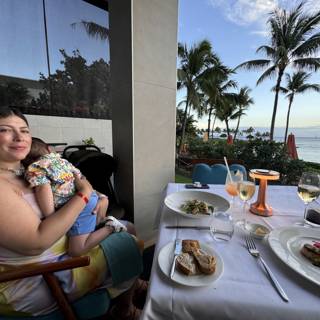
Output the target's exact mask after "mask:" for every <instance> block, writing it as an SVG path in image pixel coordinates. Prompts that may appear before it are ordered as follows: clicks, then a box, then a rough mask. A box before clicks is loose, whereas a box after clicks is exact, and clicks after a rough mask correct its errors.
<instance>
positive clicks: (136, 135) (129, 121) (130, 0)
mask: <svg viewBox="0 0 320 320" xmlns="http://www.w3.org/2000/svg"><path fill="white" fill-rule="evenodd" d="M109 13H110V16H109V17H110V56H111V91H112V126H113V146H114V150H113V151H114V156H115V157H116V158H117V159H118V161H119V168H118V173H117V175H116V177H115V184H116V189H117V194H118V195H119V197H120V200H121V202H122V203H124V204H125V206H126V210H127V211H128V212H130V213H131V214H132V217H134V223H135V225H136V228H137V231H138V235H139V237H140V238H142V239H144V240H145V241H148V240H150V239H152V237H153V236H154V230H153V222H154V218H155V215H156V212H157V209H158V206H159V201H160V197H161V194H162V191H163V189H164V188H165V187H166V185H167V183H168V182H170V181H171V182H173V181H174V168H175V117H176V83H177V79H176V74H177V66H176V61H177V25H178V1H177V0H122V1H117V0H110V1H109Z"/></svg>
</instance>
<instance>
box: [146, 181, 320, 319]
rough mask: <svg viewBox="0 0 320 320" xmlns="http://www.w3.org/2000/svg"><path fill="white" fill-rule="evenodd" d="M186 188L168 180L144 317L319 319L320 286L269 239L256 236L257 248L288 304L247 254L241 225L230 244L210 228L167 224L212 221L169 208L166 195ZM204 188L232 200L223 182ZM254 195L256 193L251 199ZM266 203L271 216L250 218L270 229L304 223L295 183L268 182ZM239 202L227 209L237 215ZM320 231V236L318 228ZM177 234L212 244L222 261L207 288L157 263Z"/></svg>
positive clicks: (248, 217)
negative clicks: (190, 283)
mask: <svg viewBox="0 0 320 320" xmlns="http://www.w3.org/2000/svg"><path fill="white" fill-rule="evenodd" d="M182 190H186V189H185V185H184V184H175V183H170V184H168V186H167V188H166V190H165V191H164V194H163V199H162V201H161V203H160V208H159V213H158V216H157V219H156V220H157V221H156V225H157V227H158V231H159V232H158V239H157V242H156V247H155V254H154V260H153V265H152V270H151V276H150V285H149V290H148V295H147V300H146V304H145V307H144V310H143V313H142V316H141V319H142V320H162V319H163V320H169V319H174V320H188V319H200V320H218V319H223V320H225V319H246V320H251V319H252V320H253V319H255V320H257V319H258V320H260V319H261V320H263V319H266V320H272V319H275V320H279V319H281V320H286V319H288V320H301V319H306V320H313V319H314V320H319V319H320V286H319V285H317V284H316V283H314V282H312V281H310V280H309V279H306V278H305V277H303V276H302V275H300V274H299V273H297V272H296V271H295V270H293V269H292V268H290V267H289V266H288V265H287V264H285V263H284V262H283V261H282V260H280V259H279V257H278V256H277V255H276V254H275V253H274V252H273V250H272V249H271V247H270V245H269V243H268V241H267V239H266V238H264V239H263V240H256V241H255V242H256V246H257V248H258V249H259V250H260V252H261V255H262V256H263V258H264V260H265V261H266V262H267V263H268V265H269V267H270V269H271V270H272V272H273V273H274V275H275V276H276V278H277V279H278V281H279V283H280V284H281V286H282V288H283V289H284V290H285V292H286V294H287V295H288V297H289V300H290V301H289V302H285V301H283V300H282V299H281V297H280V296H279V294H278V293H277V291H276V290H275V288H274V287H273V286H272V284H271V282H270V280H269V278H268V276H267V274H266V272H265V271H264V269H263V267H262V265H261V264H260V263H259V261H258V260H257V259H255V258H253V257H252V256H251V255H250V254H249V253H248V251H247V249H246V245H245V239H244V232H243V231H242V229H240V228H235V233H234V235H233V237H232V239H231V240H230V241H228V242H226V241H216V240H215V239H213V237H212V235H211V233H210V232H209V231H207V230H194V229H167V228H165V227H166V226H168V225H186V224H188V225H208V224H209V223H210V220H208V219H205V218H204V219H190V218H186V217H184V216H182V215H180V214H177V213H176V212H175V211H172V210H170V209H169V208H167V207H166V206H165V204H164V198H165V197H166V196H167V195H169V194H171V193H173V192H178V191H182ZM203 191H207V192H212V193H215V194H218V195H220V196H222V197H224V198H226V199H227V200H230V196H229V195H228V194H227V193H226V192H225V190H224V186H223V185H210V189H208V190H203ZM255 198H256V195H255V196H254V198H253V199H252V201H253V200H255ZM267 203H268V204H270V205H271V206H272V207H273V215H272V216H271V217H260V216H257V215H253V214H251V213H248V214H247V219H248V221H250V222H256V223H261V224H264V225H265V226H268V227H269V228H270V229H271V230H272V229H276V228H280V227H284V226H292V225H294V224H295V223H296V222H302V219H303V211H304V204H303V203H302V201H301V200H300V199H299V198H298V196H297V191H296V187H293V186H279V185H269V186H268V190H267ZM241 205H242V204H241V203H240V202H239V203H237V204H236V205H235V206H234V207H233V208H231V209H229V210H228V212H229V213H230V214H231V215H232V216H234V218H236V216H237V214H239V212H240V210H241V209H242V208H241ZM318 230H319V237H320V228H319V229H318ZM177 238H181V239H197V240H199V241H200V242H201V243H205V244H207V245H209V246H210V247H212V248H214V250H215V251H216V252H218V254H219V255H220V256H221V258H222V260H223V263H224V270H223V274H222V276H221V277H220V278H219V279H218V280H217V281H214V282H211V283H208V285H206V286H202V287H194V286H188V285H182V284H179V283H176V282H174V281H173V280H171V279H170V278H169V277H168V276H167V275H165V274H164V273H163V272H162V271H161V269H160V267H159V264H158V255H159V252H160V251H161V249H162V248H163V247H164V246H165V245H167V244H168V243H169V242H172V241H174V240H175V239H177ZM319 274H320V268H319Z"/></svg>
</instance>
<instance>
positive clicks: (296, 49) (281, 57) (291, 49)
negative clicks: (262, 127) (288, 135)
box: [237, 2, 320, 140]
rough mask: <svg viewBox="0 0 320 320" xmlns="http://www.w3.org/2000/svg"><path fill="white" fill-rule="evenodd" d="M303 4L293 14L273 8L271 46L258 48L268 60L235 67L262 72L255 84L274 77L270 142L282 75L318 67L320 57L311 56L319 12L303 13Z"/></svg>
mask: <svg viewBox="0 0 320 320" xmlns="http://www.w3.org/2000/svg"><path fill="white" fill-rule="evenodd" d="M303 6H304V2H301V3H300V4H299V5H298V6H297V7H296V8H294V9H293V10H292V11H289V12H288V11H286V10H283V9H276V10H275V11H273V12H272V13H271V14H270V17H269V19H268V24H269V27H270V37H271V39H270V40H271V41H270V45H263V46H261V47H259V48H258V49H257V51H256V52H257V53H258V52H262V53H264V54H265V55H266V56H267V58H268V59H259V60H250V61H246V62H244V63H242V64H240V65H239V66H238V67H237V68H246V69H248V70H252V69H264V68H266V67H267V70H265V71H264V72H263V74H262V75H261V76H260V78H259V79H258V81H257V85H258V84H260V83H261V82H263V81H264V80H265V79H266V78H270V77H274V76H276V77H277V82H276V86H275V97H274V105H273V113H272V119H271V127H270V140H273V134H274V125H275V120H276V114H277V107H278V96H279V90H280V85H281V80H282V76H283V74H284V72H285V70H286V68H287V67H288V66H289V65H292V66H293V67H297V68H302V69H309V70H311V71H316V70H318V69H319V67H320V58H317V57H314V55H315V54H316V53H317V51H318V49H319V48H320V32H315V30H316V28H317V27H318V26H319V24H320V11H317V12H316V13H312V14H306V13H303V12H302V11H303Z"/></svg>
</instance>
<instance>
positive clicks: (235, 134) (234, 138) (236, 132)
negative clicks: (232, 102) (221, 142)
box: [233, 116, 241, 140]
mask: <svg viewBox="0 0 320 320" xmlns="http://www.w3.org/2000/svg"><path fill="white" fill-rule="evenodd" d="M240 118H241V116H239V117H238V123H237V127H236V130H235V132H234V136H233V140H236V137H237V134H238V130H239V125H240Z"/></svg>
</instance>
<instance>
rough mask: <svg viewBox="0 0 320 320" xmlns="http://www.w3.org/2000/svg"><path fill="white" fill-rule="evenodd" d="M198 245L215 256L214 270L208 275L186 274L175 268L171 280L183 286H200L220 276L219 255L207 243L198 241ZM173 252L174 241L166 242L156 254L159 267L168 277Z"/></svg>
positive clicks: (220, 260)
mask: <svg viewBox="0 0 320 320" xmlns="http://www.w3.org/2000/svg"><path fill="white" fill-rule="evenodd" d="M200 247H201V249H202V250H203V251H205V252H206V253H208V254H210V255H212V256H214V257H215V258H216V261H217V264H216V270H215V272H214V273H213V274H209V275H205V274H200V275H195V276H187V275H185V274H183V273H182V272H180V271H179V270H177V269H176V270H175V272H174V274H173V277H172V280H173V281H175V282H177V283H180V284H183V285H185V286H191V287H202V286H209V285H210V284H212V283H213V282H214V281H217V280H218V279H219V278H220V277H221V275H222V273H223V261H222V258H221V256H220V255H219V254H218V253H217V252H216V251H215V250H214V249H213V248H211V247H210V246H208V245H207V244H204V243H202V242H200ZM173 252H174V241H172V242H169V243H168V244H166V245H165V246H164V247H163V248H162V249H161V250H160V253H159V256H158V263H159V266H160V269H161V270H162V272H163V273H164V274H165V275H166V276H168V277H170V269H171V265H172V261H173Z"/></svg>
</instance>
